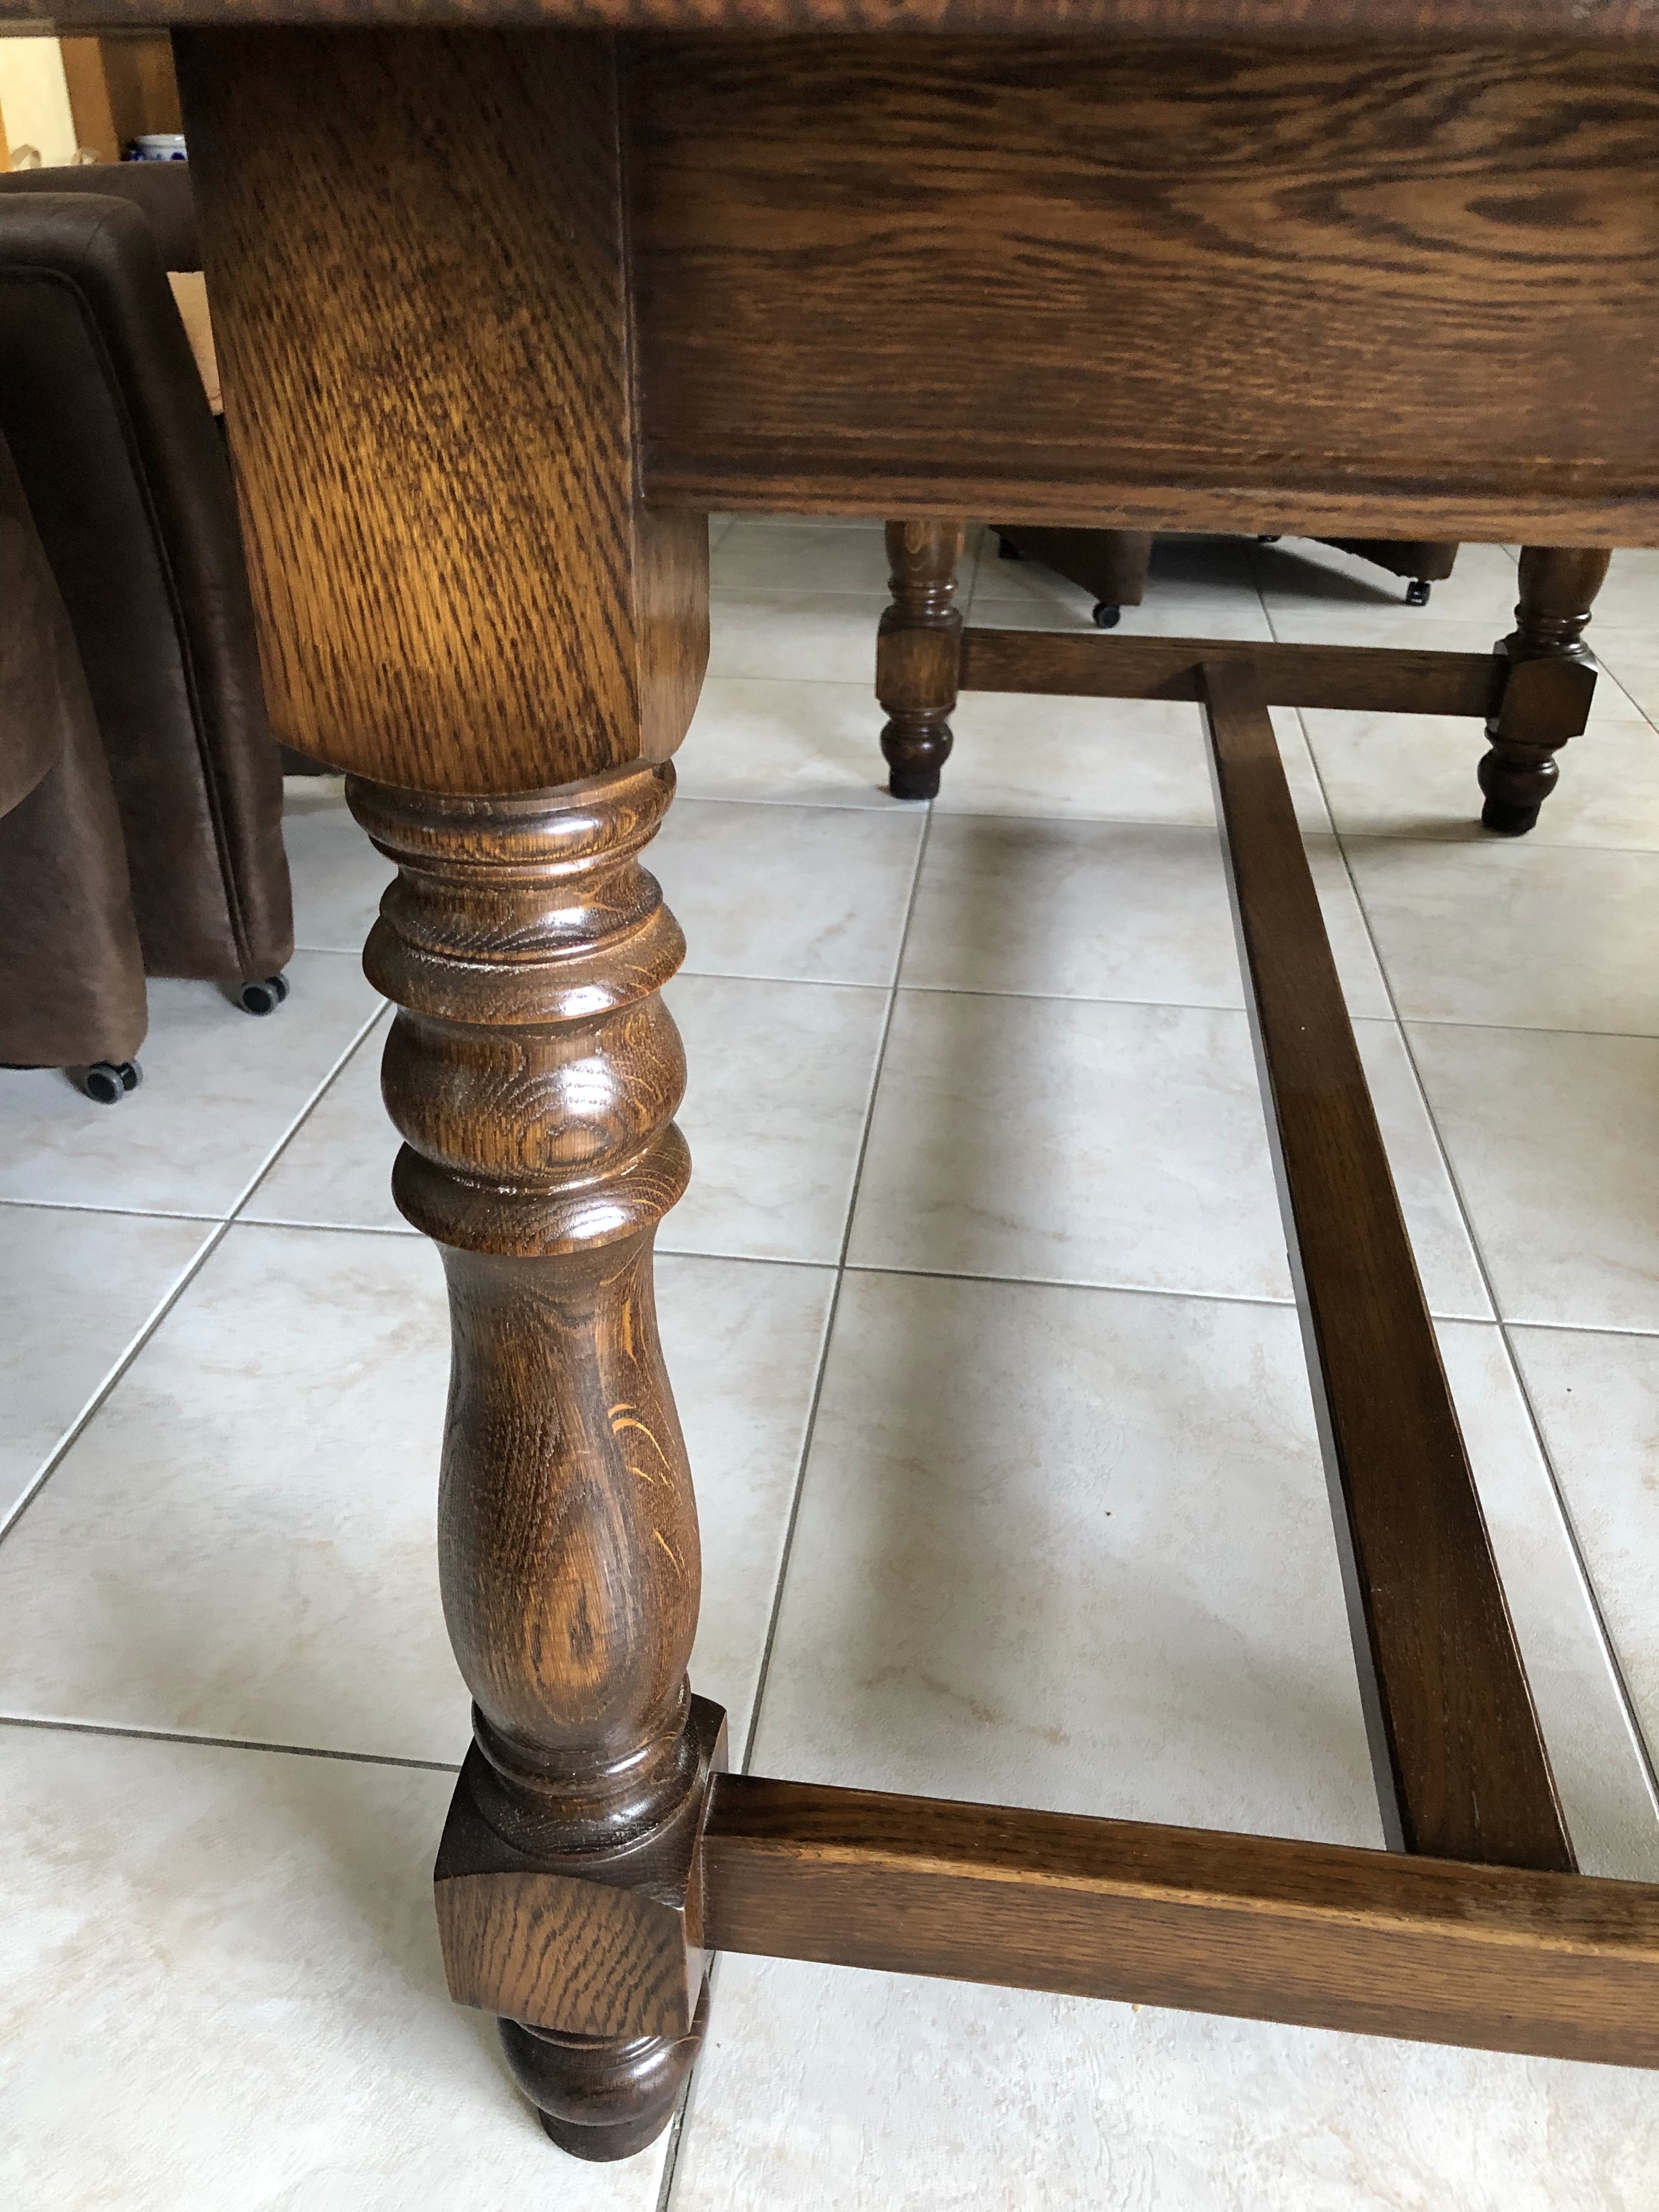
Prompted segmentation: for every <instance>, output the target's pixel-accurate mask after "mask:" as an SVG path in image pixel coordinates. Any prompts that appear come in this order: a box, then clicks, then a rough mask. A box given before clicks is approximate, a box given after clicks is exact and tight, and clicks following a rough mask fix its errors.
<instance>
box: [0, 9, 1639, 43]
mask: <svg viewBox="0 0 1659 2212" xmlns="http://www.w3.org/2000/svg"><path fill="white" fill-rule="evenodd" d="M47 17H49V18H50V20H51V21H52V22H53V23H54V24H78V23H88V24H93V25H97V26H102V25H105V24H112V23H207V24H212V23H246V22H264V23H280V22H306V23H319V22H323V23H332V24H336V25H340V26H344V25H347V24H352V23H407V22H412V21H416V20H418V21H421V22H423V23H435V24H442V23H457V24H459V23H468V24H477V23H569V24H586V25H604V26H608V27H612V28H616V29H641V28H647V27H660V28H667V29H671V30H721V31H731V30H746V31H774V32H786V31H793V32H811V31H885V32H893V31H907V30H908V31H958V32H960V31H1021V32H1025V33H1030V34H1032V35H1035V36H1042V37H1053V36H1054V35H1055V34H1056V33H1073V34H1074V35H1079V36H1087V37H1094V38H1132V39H1144V38H1157V39H1180V38H1188V39H1216V38H1248V39H1262V40H1293V41H1298V42H1299V41H1301V40H1306V39H1312V38H1324V39H1347V38H1362V39H1368V40H1383V41H1395V40H1432V41H1442V40H1448V39H1465V38H1468V39H1480V40H1486V41H1487V42H1490V43H1491V44H1493V45H1498V44H1500V43H1503V42H1504V41H1508V40H1528V41H1530V40H1536V39H1543V38H1550V37H1558V38H1565V39H1571V40H1575V41H1576V42H1578V43H1583V44H1588V43H1592V42H1594V43H1598V44H1601V43H1605V44H1609V45H1620V46H1623V45H1633V46H1654V45H1659V4H1656V0H55V4H51V0H48V4H43V0H0V23H5V22H27V23H28V24H30V25H31V26H33V25H37V24H39V23H40V22H41V21H43V20H44V19H46V18H47Z"/></svg>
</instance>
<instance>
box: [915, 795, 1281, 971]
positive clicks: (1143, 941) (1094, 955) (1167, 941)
mask: <svg viewBox="0 0 1659 2212" xmlns="http://www.w3.org/2000/svg"><path fill="white" fill-rule="evenodd" d="M900 980H901V981H902V982H903V983H905V984H907V985H909V986H911V987H915V988H918V989H931V990H951V991H1018V992H1026V993H1032V994H1040V995H1046V996H1048V997H1053V998H1068V999H1138V1000H1164V1001H1168V1002H1170V1003H1172V1004H1176V1005H1183V1006H1243V981H1242V980H1241V977H1240V975H1239V968H1238V953H1237V947H1236V945H1235V944H1234V940H1233V921H1232V911H1231V907H1230V905H1229V903H1228V898H1227V878H1226V872H1225V868H1224V866H1223V865H1222V858H1221V843H1220V840H1219V838H1218V836H1217V835H1216V832H1215V831H1214V829H1181V828H1176V827H1175V826H1173V825H1170V824H1167V823H1158V824H1146V823H1133V822H1098V821H1071V822H1064V821H1061V822H1052V821H1042V820H1036V819H1033V818H1030V817H1023V818H1020V819H1018V820H1012V821H1007V820H1000V819H999V818H997V817H994V816H987V815H959V816H957V817H944V816H942V817H940V818H939V820H938V821H936V822H935V823H933V826H932V829H931V831H930V833H929V836H928V840H927V852H926V854H925V856H924V858H923V860H922V864H921V876H920V877H919V878H918V880H917V885H916V898H915V909H914V912H913V915H912V917H911V922H910V929H909V933H908V937H907V939H906V941H905V950H904V963H903V966H902V969H901V972H900Z"/></svg>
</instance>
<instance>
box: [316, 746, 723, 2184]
mask: <svg viewBox="0 0 1659 2212" xmlns="http://www.w3.org/2000/svg"><path fill="white" fill-rule="evenodd" d="M673 783H674V775H673V770H672V769H671V768H669V767H667V766H665V765H662V766H652V765H648V764H646V763H635V764H633V765H631V766H629V767H626V768H618V769H610V770H608V771H607V772H606V773H605V774H604V775H597V776H593V777H590V778H589V779H587V780H586V781H583V782H580V783H574V784H568V785H565V786H562V787H561V788H559V789H557V790H555V791H546V792H532V793H520V794H518V795H516V796H513V797H505V798H492V799H482V798H480V799H469V798H449V797H439V796H434V795H430V794H422V793H414V792H407V791H399V790H392V789H389V788H388V787H386V786H383V785H378V784H373V783H365V782H362V781H354V782H353V783H352V785H351V787H350V799H351V805H352V808H353V811H355V812H356V816H357V818H358V820H359V821H360V822H361V823H362V824H363V826H364V828H365V829H367V830H368V833H369V835H370V836H371V837H373V839H374V842H375V843H376V844H377V845H378V846H379V847H380V850H381V851H382V852H383V853H385V854H386V855H387V856H388V857H389V858H391V859H392V860H396V861H397V862H398V869H399V873H398V879H397V880H396V882H395V883H394V884H392V887H391V889H390V890H388V891H387V893H386V898H385V900H384V902H383V903H382V907H381V918H380V921H379V922H377V924H376V925H375V927H374V933H373V934H372V935H371V937H370V939H369V941H368V951H367V952H366V954H365V956H364V967H365V969H366V970H367V972H368V975H369V978H370V980H371V981H373V982H374V984H375V985H376V986H377V987H379V988H380V990H382V991H384V992H385V993H386V995H387V996H388V997H389V998H391V999H393V1000H396V1001H397V1003H398V1006H399V1008H400V1009H401V1011H400V1012H399V1013H398V1018H397V1019H396V1021H395V1022H394V1024H392V1033H391V1036H390V1037H389V1039H388V1041H387V1044H386V1062H385V1069H384V1075H383V1084H384V1088H385V1092H386V1103H387V1106H388V1109H390V1111H391V1114H392V1119H393V1121H395V1122H396V1123H397V1125H398V1128H399V1130H400V1131H401V1132H402V1133H403V1135H404V1139H406V1142H405V1144H404V1150H403V1151H402V1152H401V1153H400V1154H399V1155H398V1164H397V1167H396V1169H395V1170H394V1173H393V1186H392V1187H393V1190H394V1193H395V1194H396V1197H397V1200H398V1206H400V1207H401V1209H402V1211H403V1212H404V1214H405V1215H406V1216H407V1217H408V1218H409V1219H410V1221H412V1222H413V1223H414V1224H415V1225H416V1228H418V1229H423V1230H425V1231H427V1233H428V1235H429V1236H431V1237H435V1238H436V1240H437V1242H438V1243H439V1245H440V1247H441V1250H442V1254H443V1260H444V1267H445V1271H446V1273H447V1276H448V1279H449V1292H450V1307H451V1315H452V1320H453V1332H454V1365H453V1373H452V1376H451V1382H450V1396H449V1411H448V1417H447V1422H446V1427H445V1437H444V1452H443V1471H442V1476H441V1484H440V1490H439V1510H438V1523H439V1565H440V1575H441V1586H442V1590H443V1601H444V1613H445V1618H446V1620H447V1622H448V1626H449V1632H450V1636H451V1638H452V1640H453V1644H454V1646H455V1654H456V1657H457V1659H458V1660H459V1664H460V1668H461V1672H462V1674H464V1675H465V1679H466V1681H467V1684H468V1686H469V1687H470V1688H471V1692H472V1695H473V1699H474V1701H475V1702H474V1737H475V1741H474V1743H473V1746H472V1748H471V1751H470V1752H469V1753H468V1754H467V1759H466V1763H465V1765H464V1766H463V1768H462V1770H461V1775H460V1779H459V1783H458V1784H457V1787H456V1791H455V1797H454V1802H453V1804H452V1806H451V1808H450V1814H449V1819H448V1821H447V1825H446V1826H445V1830H444V1836H443V1841H442V1844H441V1847H440V1850H439V1854H438V1863H437V1866H436V1869H435V1877H436V1887H437V1903H438V1921H439V1927H440V1932H441V1938H442V1943H443V1953H444V1966H445V1971H446V1972H447V1977H448V1980H449V1987H450V1992H451V1995H452V1996H454V1997H455V1998H456V1999H457V2000H458V2001H459V2002H461V2003H464V2004H473V2005H478V2006H481V2007H483V2008H485V2009H487V2010H489V2011H492V2012H495V2014H497V2015H499V2016H500V2017H501V2021H502V2023H503V2026H502V2036H503V2041H504V2043H505V2045H506V2048H507V2057H508V2060H509V2063H510V2064H511V2066H512V2069H513V2074H514V2075H515V2077H516V2078H517V2080H518V2081H519V2083H520V2087H523V2088H524V2089H525V2091H526V2093H527V2094H528V2095H529V2096H530V2097H531V2098H532V2100H533V2101H534V2102H535V2103H536V2105H537V2106H538V2108H539V2109H540V2111H541V2112H542V2115H543V2122H544V2126H545V2127H546V2129H547V2131H548V2133H549V2134H550V2135H551V2136H552V2137H553V2138H554V2140H555V2141H556V2142H559V2143H561V2144H562V2145H563V2147H564V2148H566V2149H568V2150H574V2151H576V2152H577V2153H578V2154H580V2156H582V2157H585V2158H621V2157H625V2156H627V2155H628V2154H629V2153H630V2152H633V2151H635V2150H638V2149H640V2148H643V2146H644V2145H645V2144H646V2143H647V2142H650V2141H651V2140H652V2138H653V2136H656V2135H657V2134H658V2133H659V2132H660V2130H662V2128H663V2127H664V2126H665V2124H667V2121H668V2118H669V2115H670V2113H671V2111H672V2109H673V2105H674V2100H675V2099H676V2097H677V2096H678V2093H679V2089H680V2087H681V2084H682V2083H683V2082H684V2079H685V2076H686V2074H687V2073H688V2071H689V2070H690V2065H691V2063H692V2060H693V2058H694V2057H695V2056H696V2048H697V2044H698V2041H699V2039H700V2038H701V2035H702V2020H703V2015H704V2006H703V2003H702V1997H701V1995H700V1993H701V1991H702V1986H703V1979H704V1972H705V1967H706V1963H707V1962H706V1960H705V1957H704V1954H703V1949H702V1898H701V1894H700V1893H699V1890H698V1886H697V1863H698V1843H699V1836H700V1831H701V1824H702V1814H703V1809H704V1805H705V1802H706V1799H707V1795H708V1784H709V1778H710V1776H711V1773H712V1771H713V1770H714V1768H715V1767H716V1766H718V1765H721V1764H722V1763H723V1761H724V1756H725V1729H724V1719H723V1717H722V1715H721V1714H720V1712H719V1711H718V1710H717V1709H716V1708H715V1707H714V1706H712V1705H708V1704H706V1703H705V1702H704V1701H703V1700H702V1699H697V1698H693V1697H692V1696H691V1694H690V1690H689V1689H688V1687H687V1684H686V1672H685V1670H686V1662H687V1660H688V1658H689V1657H690V1650H691V1641H692V1636H693V1633H694V1632H695V1630H696V1619H697V1595H698V1583H699V1557H698V1548H697V1521H696V1507H695V1504H694V1502H693V1499H692V1495H691V1483H690V1474H689V1472H688V1469H687V1467H686V1459H685V1447H684V1443H683V1441H682V1439H681V1436H680V1428H679V1421H678V1417H677V1415H676V1413H675V1411H674V1402H673V1399H672V1397H671V1395H670V1391H669V1387H668V1380H667V1376H666V1374H665V1370H664V1365H663V1358H662V1349H661V1346H660V1344H659V1340H658V1334H657V1322H656V1314H655V1307H654V1303H653V1292H652V1279H651V1248H652V1243H653V1237H654V1235H655V1232H656V1225H657V1223H658V1221H659V1219H660V1218H661V1217H662V1215H663V1214H664V1213H665V1212H667V1210H668V1208H669V1207H670V1206H671V1205H672V1204H673V1203H674V1201H675V1200H676V1199H678V1197H679V1195H680V1194H681V1192H682V1191H683V1190H684V1188H685V1183H686V1178H687V1176H688V1174H689V1173H690V1160H689V1158H688V1156H687V1153H686V1149H685V1144H684V1139H683V1138H682V1137H681V1136H680V1133H679V1132H678V1129H677V1128H676V1127H675V1126H674V1123H673V1120H672V1115H673V1113H674V1109H675V1108H676V1107H677V1106H678V1103H679V1100H680V1097H681V1093H682V1091H684V1081H685V1063H684V1054H683V1052H682V1049H681V1046H680V1041H679V1036H678V1032H677V1031H676V1030H675V1028H674V1024H673V1023H672V1021H671V1019H670V1018H669V1015H668V1012H667V1010H666V1009H665V1006H664V1005H663V1003H662V1000H661V998H660V997H659V991H660V987H661V986H662V985H663V984H664V983H665V981H667V979H668V978H669V976H671V975H672V974H673V972H674V970H675V969H676V968H678V965H679V963H680V961H681V959H682V957H684V950H685V947H684V939H682V937H681V935H680V933H679V929H678V925H677V924H676V923H675V921H674V920H673V917H672V916H671V915H670V914H669V913H668V911H667V909H666V908H665V906H664V905H663V903H662V897H661V894H660V893H659V890H658V889H657V886H656V884H655V883H654V882H653V879H652V878H651V877H650V876H649V875H647V873H646V872H645V871H644V869H643V868H642V867H641V866H640V863H639V858H638V856H639V853H640V850H641V848H642V847H643V846H644V845H645V844H646V842H647V840H648V839H649V838H650V837H651V836H652V834H653V831H654V830H655V829H656V828H657V825H658V823H659V821H660V820H661V818H662V816H663V813H664V811H665V809H666V807H667V805H668V802H669V799H670V797H671V793H672V791H673Z"/></svg>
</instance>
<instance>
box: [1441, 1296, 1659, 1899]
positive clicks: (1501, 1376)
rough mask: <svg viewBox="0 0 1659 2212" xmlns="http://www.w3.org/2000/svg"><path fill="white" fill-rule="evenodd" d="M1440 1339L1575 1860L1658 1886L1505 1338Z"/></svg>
mask: <svg viewBox="0 0 1659 2212" xmlns="http://www.w3.org/2000/svg"><path fill="white" fill-rule="evenodd" d="M1522 1334H1526V1333H1522ZM1439 1335H1440V1345H1441V1352H1442V1356H1443V1358H1444V1360H1445V1363H1446V1374H1447V1379H1448V1381H1449V1383H1450V1384H1451V1388H1452V1395H1453V1397H1454V1398H1455V1401H1456V1403H1457V1411H1458V1416H1459V1419H1460V1421H1461V1423H1462V1430H1463V1437H1464V1441H1465V1443H1467V1444H1468V1453H1469V1463H1470V1465H1471V1466H1472V1467H1473V1468H1474V1477H1475V1482H1476V1485H1477V1486H1478V1488H1479V1490H1480V1502H1481V1506H1482V1508H1483V1510H1484V1511H1485V1514H1486V1527H1487V1530H1488V1532H1489V1534H1490V1535H1491V1537H1492V1553H1493V1556H1494V1558H1495V1559H1497V1562H1498V1573H1499V1575H1500V1576H1501V1577H1502V1579H1503V1583H1504V1594H1505V1595H1506V1596H1507V1597H1508V1599H1509V1605H1510V1618H1511V1619H1512V1620H1513V1621H1514V1623H1515V1632H1516V1640H1517V1641H1518V1643H1519V1644H1520V1646H1521V1656H1522V1662H1523V1663H1524V1665H1525V1667H1526V1670H1527V1677H1528V1681H1529V1682H1530V1683H1531V1685H1532V1696H1533V1704H1534V1707H1535V1708H1536V1710H1537V1713H1538V1723H1539V1726H1540V1728H1541V1729H1542V1731H1543V1735H1544V1741H1545V1744H1546V1746H1547V1748H1548V1751H1549V1754H1550V1762H1551V1765H1552V1766H1553V1769H1554V1772H1555V1786H1556V1790H1557V1792H1558V1794H1559V1797H1560V1800H1561V1809H1562V1812H1563V1814H1565V1819H1566V1823H1567V1831H1568V1833H1569V1834H1570V1835H1571V1838H1572V1843H1573V1848H1574V1850H1575V1851H1576V1852H1577V1858H1578V1863H1579V1865H1580V1867H1581V1868H1582V1869H1583V1871H1584V1872H1585V1873H1586V1874H1598V1875H1610V1876H1612V1877H1613V1878H1615V1879H1618V1880H1621V1881H1659V1806H1656V1804H1655V1802H1654V1797H1653V1792H1652V1787H1651V1784H1650V1779H1649V1777H1648V1773H1647V1771H1646V1768H1645V1766H1644V1761H1643V1758H1642V1754H1641V1751H1640V1749H1639V1747H1638V1744H1637V1742H1636V1741H1635V1738H1634V1736H1633V1735H1632V1730H1631V1727H1630V1718H1629V1715H1628V1713H1627V1711H1626V1707H1625V1704H1624V1701H1623V1699H1622V1697H1621V1695H1620V1689H1619V1684H1618V1680H1617V1677H1616V1676H1615V1674H1613V1667H1612V1663H1611V1661H1610V1658H1609V1655H1608V1652H1607V1644H1606V1643H1605V1641H1604V1640H1603V1638H1602V1633H1601V1626H1600V1624H1599V1623H1598V1621H1597V1620H1596V1617H1595V1611H1594V1608H1593V1607H1592V1606H1591V1603H1590V1599H1589V1593H1588V1591H1587V1590H1586V1589H1585V1586H1584V1580H1583V1573H1582V1571H1581V1570H1580V1567H1579V1564H1578V1560H1577V1557H1576V1556H1575V1553H1574V1551H1573V1547H1572V1541H1571V1536H1570V1534H1569V1533H1568V1529H1567V1525H1566V1522H1565V1519H1564V1518H1563V1516H1562V1512H1561V1507H1560V1503H1559V1499H1558V1498H1557V1495H1556V1492H1555V1489H1554V1486H1553V1484H1552V1482H1551V1481H1550V1478H1549V1471H1548V1469H1547V1467H1546V1466H1545V1464H1544V1460H1543V1455H1542V1454H1541V1452H1540V1450H1539V1449H1538V1439H1537V1436H1536V1434H1535V1432H1534V1429H1533V1425H1532V1423H1531V1420H1530V1419H1529V1418H1528V1413H1527V1408H1526V1404H1525V1401H1523V1399H1522V1395H1521V1392H1520V1389H1519V1388H1518V1387H1517V1385H1516V1378H1515V1370H1514V1369H1513V1368H1512V1367H1511V1365H1510V1360H1509V1355H1508V1354H1507V1352H1505V1351H1504V1339H1503V1333H1502V1332H1501V1331H1500V1330H1499V1329H1498V1328H1495V1327H1492V1326H1490V1325H1488V1326H1486V1327H1479V1326H1476V1325H1474V1324H1473V1323H1471V1322H1442V1323H1441V1324H1440V1328H1439ZM1599 1341H1607V1340H1599Z"/></svg>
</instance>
